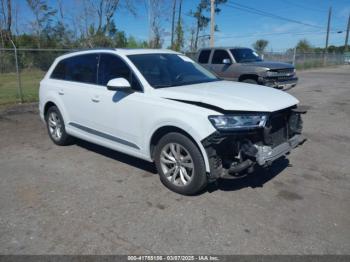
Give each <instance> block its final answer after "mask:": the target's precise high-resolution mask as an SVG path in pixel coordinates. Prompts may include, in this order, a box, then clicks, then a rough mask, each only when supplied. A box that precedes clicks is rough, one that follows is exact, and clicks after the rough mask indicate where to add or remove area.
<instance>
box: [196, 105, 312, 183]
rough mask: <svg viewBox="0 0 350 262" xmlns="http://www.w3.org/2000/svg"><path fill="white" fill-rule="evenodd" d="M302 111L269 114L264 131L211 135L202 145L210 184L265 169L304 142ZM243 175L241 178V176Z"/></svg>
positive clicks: (294, 110) (287, 110) (304, 111)
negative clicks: (257, 167)
mask: <svg viewBox="0 0 350 262" xmlns="http://www.w3.org/2000/svg"><path fill="white" fill-rule="evenodd" d="M304 113H306V109H305V108H304V107H299V108H296V107H295V108H288V109H285V110H281V111H279V112H275V113H272V114H271V115H270V116H269V121H268V123H267V125H266V126H265V127H264V128H260V129H255V130H246V131H241V132H237V131H236V132H229V133H220V132H215V133H214V134H212V135H210V136H209V137H207V138H206V139H204V140H203V141H202V144H203V146H204V148H205V149H206V152H207V155H208V159H209V165H210V170H211V172H210V174H209V176H208V178H209V180H210V181H214V180H216V179H218V178H237V177H241V176H242V173H244V174H247V173H251V172H253V171H254V167H255V166H269V165H271V164H272V162H273V161H275V160H276V159H278V158H281V157H283V156H286V155H288V154H289V153H290V152H291V151H292V150H293V149H294V148H296V147H297V146H298V145H300V144H302V143H304V142H305V140H306V139H305V138H304V137H303V135H302V134H301V131H302V119H301V114H304ZM244 174H243V175H244Z"/></svg>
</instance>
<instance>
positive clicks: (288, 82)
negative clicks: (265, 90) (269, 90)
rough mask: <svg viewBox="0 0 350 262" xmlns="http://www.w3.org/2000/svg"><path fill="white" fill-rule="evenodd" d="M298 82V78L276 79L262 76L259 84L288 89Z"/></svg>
mask: <svg viewBox="0 0 350 262" xmlns="http://www.w3.org/2000/svg"><path fill="white" fill-rule="evenodd" d="M297 83H298V78H297V77H293V78H288V79H278V78H277V79H276V78H263V79H261V84H263V85H265V86H269V87H273V88H277V89H282V90H288V89H291V88H293V87H295V86H296V85H297Z"/></svg>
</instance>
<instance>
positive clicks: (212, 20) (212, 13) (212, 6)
mask: <svg viewBox="0 0 350 262" xmlns="http://www.w3.org/2000/svg"><path fill="white" fill-rule="evenodd" d="M214 16H215V0H210V47H214V31H215V17H214Z"/></svg>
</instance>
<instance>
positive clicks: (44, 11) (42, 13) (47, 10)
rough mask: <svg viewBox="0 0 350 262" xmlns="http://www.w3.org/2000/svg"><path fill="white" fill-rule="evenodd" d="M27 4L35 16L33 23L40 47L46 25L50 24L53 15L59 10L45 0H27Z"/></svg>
mask: <svg viewBox="0 0 350 262" xmlns="http://www.w3.org/2000/svg"><path fill="white" fill-rule="evenodd" d="M27 4H28V6H29V8H30V9H31V11H32V12H33V14H34V17H35V20H34V21H33V22H32V23H31V25H32V28H33V31H34V32H35V34H36V36H37V43H38V48H40V47H41V33H42V31H43V29H44V28H45V27H47V26H49V25H50V23H51V21H52V17H53V16H54V15H55V14H56V12H57V11H56V10H54V9H52V8H51V7H49V6H48V5H47V3H46V2H45V1H44V0H27Z"/></svg>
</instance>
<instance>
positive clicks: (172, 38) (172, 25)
mask: <svg viewBox="0 0 350 262" xmlns="http://www.w3.org/2000/svg"><path fill="white" fill-rule="evenodd" d="M175 10H176V0H173V17H172V21H171V45H170V47H171V48H173V46H174V29H175Z"/></svg>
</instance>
